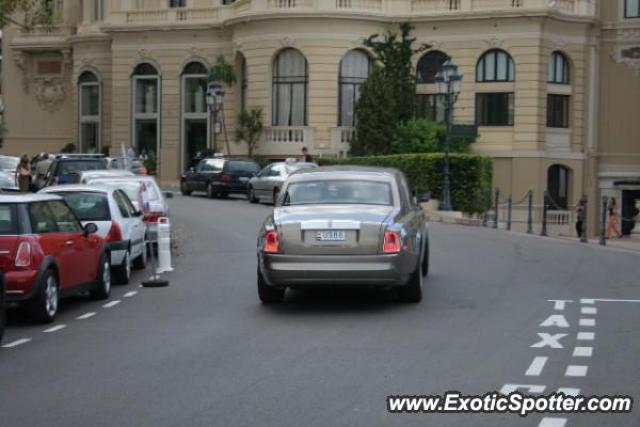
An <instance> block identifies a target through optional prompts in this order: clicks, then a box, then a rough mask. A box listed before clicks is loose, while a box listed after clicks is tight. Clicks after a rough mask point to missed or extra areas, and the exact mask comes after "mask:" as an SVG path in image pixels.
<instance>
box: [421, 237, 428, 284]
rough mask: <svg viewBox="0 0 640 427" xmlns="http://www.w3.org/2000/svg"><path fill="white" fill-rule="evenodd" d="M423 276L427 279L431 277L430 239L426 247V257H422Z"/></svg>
mask: <svg viewBox="0 0 640 427" xmlns="http://www.w3.org/2000/svg"><path fill="white" fill-rule="evenodd" d="M422 275H423V276H424V277H427V276H428V275H429V239H427V243H426V244H425V245H424V255H423V256H422Z"/></svg>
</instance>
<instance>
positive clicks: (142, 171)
mask: <svg viewBox="0 0 640 427" xmlns="http://www.w3.org/2000/svg"><path fill="white" fill-rule="evenodd" d="M136 174H138V175H146V174H147V168H140V169H138V170H137V171H136Z"/></svg>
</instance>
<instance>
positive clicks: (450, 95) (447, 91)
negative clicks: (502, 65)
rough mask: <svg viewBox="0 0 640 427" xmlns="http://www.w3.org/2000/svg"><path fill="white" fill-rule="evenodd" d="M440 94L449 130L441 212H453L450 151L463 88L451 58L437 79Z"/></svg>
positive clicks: (460, 76) (445, 149) (445, 147)
mask: <svg viewBox="0 0 640 427" xmlns="http://www.w3.org/2000/svg"><path fill="white" fill-rule="evenodd" d="M435 81H436V84H437V87H438V94H440V95H443V96H444V104H445V114H444V122H445V126H446V128H447V135H446V137H445V144H444V180H443V183H442V202H441V203H440V210H441V211H450V210H451V177H450V169H449V149H450V147H449V146H450V144H451V127H452V123H453V107H454V105H455V103H456V101H457V100H458V95H460V90H461V87H462V75H461V74H459V73H458V66H457V65H456V64H454V63H453V61H452V60H451V58H449V59H447V60H446V61H445V62H444V63H443V64H442V66H441V67H440V70H439V71H438V73H437V74H436V78H435Z"/></svg>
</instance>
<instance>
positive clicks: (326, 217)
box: [258, 167, 429, 303]
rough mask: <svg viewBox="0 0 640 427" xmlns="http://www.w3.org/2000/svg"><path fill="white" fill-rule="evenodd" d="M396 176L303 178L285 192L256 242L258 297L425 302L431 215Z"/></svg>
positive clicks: (389, 172)
mask: <svg viewBox="0 0 640 427" xmlns="http://www.w3.org/2000/svg"><path fill="white" fill-rule="evenodd" d="M426 200H428V195H426V194H425V195H423V196H421V197H420V200H417V199H416V198H414V197H413V196H412V195H411V192H410V190H409V186H408V184H407V180H406V178H405V176H404V175H403V174H402V173H401V172H399V171H397V170H395V169H379V168H359V167H330V168H324V167H323V168H318V169H310V170H305V171H300V172H298V173H296V174H294V175H292V176H291V177H290V178H289V179H288V180H287V181H286V182H285V184H284V186H283V188H282V191H281V194H280V196H279V197H278V199H277V201H276V206H275V208H274V210H273V213H272V214H271V215H269V217H268V218H267V219H266V221H265V222H264V224H263V226H262V228H261V230H260V233H259V236H258V295H259V297H260V300H261V301H262V302H263V303H275V302H280V301H282V300H283V298H284V294H285V290H286V288H299V289H304V288H307V287H310V286H322V285H334V284H336V285H341V284H344V285H357V286H365V287H369V286H370V287H383V288H397V290H398V295H399V297H400V299H401V300H403V301H406V302H419V301H420V300H421V299H422V282H423V278H424V277H425V276H426V275H427V273H428V270H429V235H428V229H427V221H426V215H425V213H424V211H423V210H422V209H421V208H420V206H419V204H418V201H426Z"/></svg>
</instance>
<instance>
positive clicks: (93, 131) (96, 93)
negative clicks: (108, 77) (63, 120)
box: [78, 71, 101, 153]
mask: <svg viewBox="0 0 640 427" xmlns="http://www.w3.org/2000/svg"><path fill="white" fill-rule="evenodd" d="M100 113H101V100H100V82H99V81H98V77H97V76H96V75H95V74H94V73H92V72H91V71H85V72H84V73H82V74H80V77H79V78H78V142H79V146H80V152H81V153H97V152H98V151H99V150H100V127H101V126H100V115H101V114H100Z"/></svg>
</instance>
